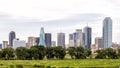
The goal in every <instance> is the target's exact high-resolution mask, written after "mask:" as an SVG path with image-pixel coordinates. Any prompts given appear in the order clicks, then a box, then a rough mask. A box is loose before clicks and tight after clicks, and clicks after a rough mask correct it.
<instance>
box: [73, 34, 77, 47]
mask: <svg viewBox="0 0 120 68" xmlns="http://www.w3.org/2000/svg"><path fill="white" fill-rule="evenodd" d="M77 37H78V36H77V32H74V33H73V40H74V47H77V39H78V38H77Z"/></svg>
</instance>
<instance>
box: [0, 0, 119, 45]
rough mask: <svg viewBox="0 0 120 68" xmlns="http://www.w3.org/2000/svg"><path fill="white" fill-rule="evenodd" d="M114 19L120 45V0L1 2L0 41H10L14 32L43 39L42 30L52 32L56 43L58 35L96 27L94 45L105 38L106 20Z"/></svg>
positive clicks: (114, 28)
mask: <svg viewBox="0 0 120 68" xmlns="http://www.w3.org/2000/svg"><path fill="white" fill-rule="evenodd" d="M105 17H111V18H112V20H113V42H117V43H119V42H120V0H0V42H1V43H2V41H3V40H8V35H9V32H10V31H15V32H16V35H17V38H20V39H21V40H26V41H27V37H28V36H35V37H38V36H39V32H40V28H41V27H44V29H45V32H50V33H52V37H53V39H52V40H55V41H56V34H57V33H58V32H64V33H66V44H67V43H68V34H69V33H73V32H75V29H83V28H84V27H85V26H86V25H87V23H88V25H89V26H90V27H92V32H93V33H92V36H93V37H92V40H93V41H92V42H93V43H94V38H95V37H102V26H103V19H104V18H105Z"/></svg>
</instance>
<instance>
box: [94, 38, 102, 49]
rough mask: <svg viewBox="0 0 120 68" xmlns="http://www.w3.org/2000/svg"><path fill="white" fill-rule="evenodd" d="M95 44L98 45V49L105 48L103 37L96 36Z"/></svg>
mask: <svg viewBox="0 0 120 68" xmlns="http://www.w3.org/2000/svg"><path fill="white" fill-rule="evenodd" d="M95 45H96V48H97V49H102V48H103V46H102V38H100V37H96V38H95Z"/></svg>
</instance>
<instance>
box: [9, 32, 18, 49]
mask: <svg viewBox="0 0 120 68" xmlns="http://www.w3.org/2000/svg"><path fill="white" fill-rule="evenodd" d="M15 38H16V34H15V32H14V31H11V32H10V33H9V46H10V47H12V46H13V40H14V39H15Z"/></svg>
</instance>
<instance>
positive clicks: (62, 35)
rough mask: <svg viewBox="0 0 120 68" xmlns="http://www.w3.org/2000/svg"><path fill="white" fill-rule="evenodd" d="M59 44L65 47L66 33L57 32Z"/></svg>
mask: <svg viewBox="0 0 120 68" xmlns="http://www.w3.org/2000/svg"><path fill="white" fill-rule="evenodd" d="M57 46H62V47H65V33H58V34H57Z"/></svg>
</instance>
